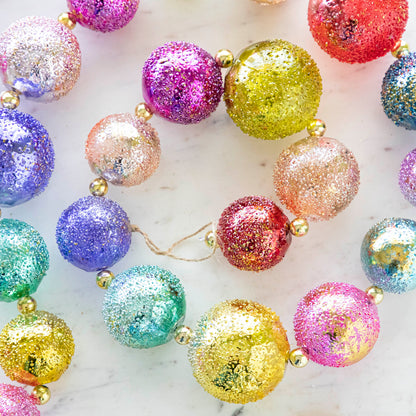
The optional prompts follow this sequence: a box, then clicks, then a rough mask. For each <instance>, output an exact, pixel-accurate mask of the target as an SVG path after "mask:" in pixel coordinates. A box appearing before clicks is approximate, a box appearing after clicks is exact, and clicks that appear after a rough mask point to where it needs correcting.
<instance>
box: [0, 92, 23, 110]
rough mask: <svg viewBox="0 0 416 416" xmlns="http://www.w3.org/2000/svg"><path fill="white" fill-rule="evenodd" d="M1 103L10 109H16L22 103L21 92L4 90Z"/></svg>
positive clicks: (0, 98)
mask: <svg viewBox="0 0 416 416" xmlns="http://www.w3.org/2000/svg"><path fill="white" fill-rule="evenodd" d="M0 100H1V105H2V106H3V107H4V108H7V109H8V110H14V109H16V108H17V107H18V106H19V104H20V98H19V93H18V92H16V91H4V92H3V93H2V94H1V97H0Z"/></svg>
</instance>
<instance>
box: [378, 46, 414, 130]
mask: <svg viewBox="0 0 416 416" xmlns="http://www.w3.org/2000/svg"><path fill="white" fill-rule="evenodd" d="M415 89H416V53H410V54H409V55H407V56H403V57H401V58H400V59H397V60H396V61H395V62H394V63H393V64H392V65H391V66H390V68H389V69H388V71H387V72H386V75H385V77H384V79H383V86H382V90H381V101H382V103H383V108H384V112H385V113H386V115H387V117H388V118H390V119H391V120H393V122H394V123H395V124H396V125H397V126H400V127H404V128H406V129H408V130H416V100H415Z"/></svg>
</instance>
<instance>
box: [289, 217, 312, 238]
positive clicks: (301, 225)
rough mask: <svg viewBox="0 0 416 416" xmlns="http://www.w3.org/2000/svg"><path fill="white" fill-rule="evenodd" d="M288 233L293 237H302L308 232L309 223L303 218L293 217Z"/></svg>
mask: <svg viewBox="0 0 416 416" xmlns="http://www.w3.org/2000/svg"><path fill="white" fill-rule="evenodd" d="M289 230H290V233H291V234H292V235H294V236H295V237H303V236H305V235H306V234H308V231H309V224H308V221H306V220H305V219H304V218H295V219H294V220H293V221H292V222H291V223H290V226H289Z"/></svg>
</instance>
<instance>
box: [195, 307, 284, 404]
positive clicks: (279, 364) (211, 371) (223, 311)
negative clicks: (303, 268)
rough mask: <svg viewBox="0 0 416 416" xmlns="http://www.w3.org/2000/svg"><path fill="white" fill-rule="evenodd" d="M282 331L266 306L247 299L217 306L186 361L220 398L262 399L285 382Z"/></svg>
mask: <svg viewBox="0 0 416 416" xmlns="http://www.w3.org/2000/svg"><path fill="white" fill-rule="evenodd" d="M288 356H289V343H288V341H287V337H286V331H285V329H284V328H283V326H282V324H281V323H280V320H279V317H278V316H277V315H276V314H275V313H274V312H273V311H272V310H271V309H269V308H267V307H265V306H263V305H260V304H258V303H256V302H252V301H247V300H232V301H226V302H222V303H219V304H217V305H216V306H214V307H213V308H212V309H211V310H210V311H208V312H207V313H206V314H205V315H203V316H202V317H201V319H200V320H199V322H198V324H197V327H196V329H195V334H194V336H193V338H192V340H191V343H190V347H189V352H188V358H189V361H190V362H191V366H192V370H193V373H194V376H195V378H196V379H197V380H198V382H199V383H200V384H201V386H202V387H203V388H204V389H205V390H206V391H207V392H208V393H210V394H212V395H213V396H214V397H216V398H217V399H219V400H222V401H225V402H231V403H241V404H244V403H248V402H254V401H257V400H260V399H262V398H263V397H264V396H266V395H267V394H268V393H270V392H271V391H272V390H273V389H274V388H275V387H276V385H277V384H278V383H279V382H280V380H281V379H282V378H283V375H284V372H285V367H286V361H287V359H288Z"/></svg>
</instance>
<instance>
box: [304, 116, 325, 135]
mask: <svg viewBox="0 0 416 416" xmlns="http://www.w3.org/2000/svg"><path fill="white" fill-rule="evenodd" d="M325 132H326V124H325V123H324V122H323V121H322V120H319V119H318V118H316V119H315V120H313V121H312V122H311V123H310V124H309V126H308V133H309V136H312V137H322V136H323V135H324V134H325Z"/></svg>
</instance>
